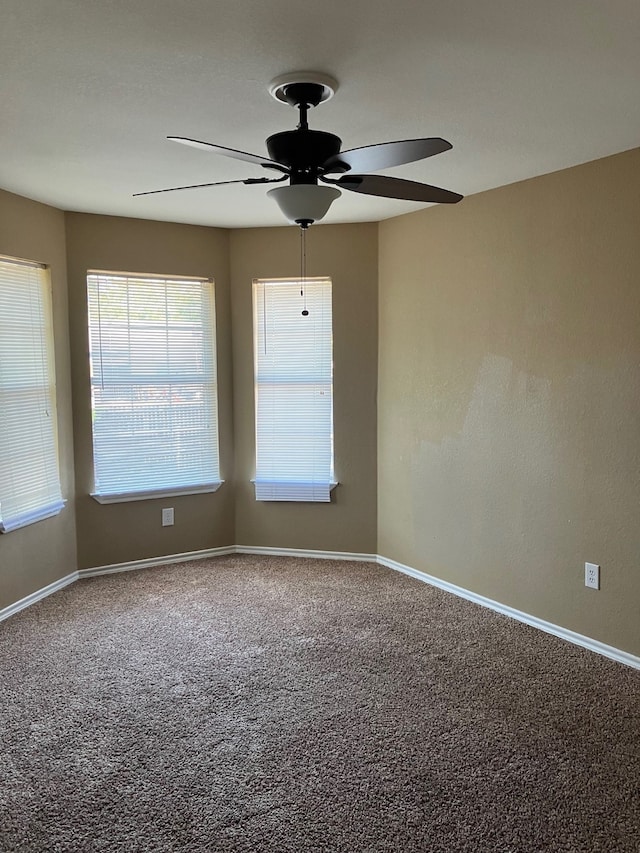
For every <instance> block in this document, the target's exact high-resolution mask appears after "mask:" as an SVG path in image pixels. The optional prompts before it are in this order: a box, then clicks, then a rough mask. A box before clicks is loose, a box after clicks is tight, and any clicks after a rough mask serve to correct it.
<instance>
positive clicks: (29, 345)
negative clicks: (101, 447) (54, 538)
mask: <svg viewBox="0 0 640 853" xmlns="http://www.w3.org/2000/svg"><path fill="white" fill-rule="evenodd" d="M63 506H64V501H63V500H62V494H61V491H60V474H59V468H58V443H57V425H56V389H55V370H54V355H53V321H52V314H51V285H50V280H49V273H48V271H47V270H46V269H45V268H44V267H43V266H41V265H40V264H33V263H28V262H26V261H17V260H13V259H10V258H0V532H2V533H8V532H9V531H10V530H15V529H16V528H18V527H23V526H24V525H26V524H31V523H32V522H34V521H39V520H40V519H42V518H47V517H49V516H52V515H56V514H57V513H59V512H60V510H61V509H62V508H63Z"/></svg>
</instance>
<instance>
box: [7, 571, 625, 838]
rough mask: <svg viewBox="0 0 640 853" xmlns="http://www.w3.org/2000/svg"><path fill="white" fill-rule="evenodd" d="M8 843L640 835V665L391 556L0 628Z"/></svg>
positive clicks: (79, 603) (76, 588)
mask: <svg viewBox="0 0 640 853" xmlns="http://www.w3.org/2000/svg"><path fill="white" fill-rule="evenodd" d="M0 715H1V720H0V722H1V725H0V752H1V754H0V850H1V851H2V853H9V851H25V853H27V852H28V853H32V851H38V852H39V851H43V853H44V851H46V853H50V852H51V853H54V852H55V853H60V851H83V853H84V851H132V852H133V851H136V853H137V851H153V853H174V851H189V853H195V851H198V853H200V851H246V852H247V853H248V851H251V853H254V851H260V853H263V851H265V853H266V851H269V853H271V851H273V853H289V851H291V853H306V851H331V853H336V852H337V851H340V853H343V851H344V853H359V851H403V853H408V851H425V853H456V851H469V853H534V851H585V853H596V851H607V853H608V852H609V851H630V852H631V851H633V853H637V852H638V851H639V850H640V793H639V787H640V738H639V735H640V674H639V673H638V672H637V671H635V670H632V669H629V668H626V667H624V666H622V665H620V664H617V663H614V662H612V661H609V660H607V659H605V658H602V657H599V656H597V655H595V654H593V653H590V652H587V651H585V650H583V649H580V648H577V647H574V646H571V645H569V644H566V643H564V642H563V641H561V640H558V639H556V638H554V637H550V636H548V635H546V634H543V633H541V632H539V631H536V630H535V629H533V628H529V627H527V626H525V625H522V624H519V623H517V622H514V621H511V620H509V619H508V618H506V617H503V616H500V615H498V614H496V613H493V612H492V611H489V610H485V609H483V608H481V607H479V606H476V605H474V604H471V603H469V602H466V601H463V600H460V599H458V598H455V597H453V596H451V595H449V594H448V593H445V592H443V591H441V590H437V589H433V588H431V587H429V586H427V585H425V584H422V583H420V582H418V581H415V580H412V579H411V578H408V577H405V576H403V575H400V574H397V573H394V572H392V571H390V570H387V569H383V568H380V567H378V566H374V565H369V564H364V563H354V562H333V561H324V560H298V559H294V558H281V557H278V558H269V557H247V556H233V557H220V558H217V559H215V560H204V561H198V562H192V563H182V564H178V565H170V566H166V567H161V568H153V569H147V570H143V571H137V572H129V573H126V574H120V575H110V576H103V577H98V578H94V579H91V580H84V581H81V582H79V583H76V584H74V585H72V586H70V587H68V588H66V589H65V590H63V591H61V592H59V593H57V594H56V595H54V596H51V597H50V598H48V599H46V600H45V601H43V602H41V603H39V604H37V605H35V606H33V607H31V608H29V609H28V610H26V611H23V612H22V613H20V614H18V615H16V616H13V617H12V618H10V619H9V620H7V621H6V622H4V623H2V624H0Z"/></svg>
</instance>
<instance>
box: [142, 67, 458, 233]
mask: <svg viewBox="0 0 640 853" xmlns="http://www.w3.org/2000/svg"><path fill="white" fill-rule="evenodd" d="M337 87H338V84H337V82H336V81H335V80H334V79H333V78H332V77H329V76H327V75H323V74H317V73H315V72H296V73H293V74H286V75H282V76H281V77H278V78H276V79H275V80H273V81H272V82H271V84H270V86H269V92H270V93H271V95H272V96H273V97H274V98H275V99H276V100H278V101H280V102H282V103H286V104H288V105H289V106H291V107H294V108H295V109H297V110H298V112H299V121H298V125H297V127H296V129H295V130H285V131H282V132H280V133H274V134H273V135H272V136H270V137H268V139H267V140H266V147H267V151H268V153H269V156H268V157H260V156H259V155H257V154H250V153H248V152H245V151H237V150H235V149H233V148H225V147H223V146H221V145H216V144H214V143H210V142H201V141H200V140H197V139H190V138H187V137H183V136H169V137H167V138H168V139H170V140H172V141H174V142H179V143H181V144H183V145H190V146H192V147H194V148H200V149H204V150H207V151H213V152H214V153H218V154H223V155H225V156H227V157H232V158H233V159H236V160H242V161H244V162H248V163H252V164H254V165H259V166H261V167H262V168H264V169H269V170H272V171H275V172H278V173H279V176H278V177H273V178H265V177H263V178H245V179H241V180H237V181H214V182H212V183H209V184H196V185H192V186H188V187H170V188H168V189H163V190H151V191H150V192H144V193H135V195H152V194H154V193H163V192H174V191H176V190H185V189H196V188H201V187H212V186H219V185H221V184H231V183H242V184H267V183H280V182H282V181H285V180H287V179H288V181H289V183H288V185H286V186H282V187H277V188H274V189H272V190H270V191H269V192H268V195H269V196H271V197H272V198H273V199H274V200H275V201H276V202H277V204H278V205H279V207H280V209H281V211H282V213H283V214H284V215H285V217H286V218H287V219H288V220H289V221H290V222H294V223H296V224H297V225H299V226H300V227H301V228H303V229H306V228H308V227H309V226H310V225H311V224H312V223H313V222H317V221H318V220H320V219H322V218H323V217H324V216H325V215H326V213H327V211H328V210H329V207H330V206H331V204H332V203H333V201H335V200H336V199H337V198H339V197H340V195H341V192H340V190H341V189H345V190H348V191H351V192H358V193H363V194H365V195H374V196H384V197H386V198H397V199H405V200H408V201H420V202H425V203H439V204H455V203H456V202H459V201H460V200H461V199H462V196H461V195H460V194H459V193H454V192H451V191H450V190H444V189H440V188H439V187H432V186H430V185H429V184H422V183H418V182H416V181H407V180H403V179H401V178H394V177H390V176H387V175H369V174H355V173H354V171H355V172H358V173H367V172H375V171H378V170H380V169H386V168H391V167H394V166H401V165H404V164H406V163H413V162H415V161H416V160H423V159H425V158H427V157H432V156H433V155H435V154H440V153H442V152H443V151H448V150H449V149H450V148H451V147H452V145H451V143H450V142H447V141H446V140H445V139H441V138H440V137H430V138H424V139H407V140H401V141H397V142H383V143H379V144H376V145H365V146H363V147H361V148H352V149H350V150H347V151H341V147H342V140H341V139H340V137H339V136H336V135H335V134H333V133H327V132H326V131H322V130H311V129H310V128H309V123H308V111H309V110H310V109H312V108H314V107H317V106H318V104H320V103H322V102H323V101H326V100H328V99H329V98H331V97H332V96H333V94H334V93H335V91H336V89H337ZM334 175H336V176H338V177H332V176H334ZM319 182H321V183H319Z"/></svg>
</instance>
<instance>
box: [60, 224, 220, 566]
mask: <svg viewBox="0 0 640 853" xmlns="http://www.w3.org/2000/svg"><path fill="white" fill-rule="evenodd" d="M66 226H67V249H68V266H69V301H70V331H71V354H72V359H73V410H74V429H75V458H76V484H77V496H78V497H77V522H78V562H79V567H80V568H85V567H88V566H101V565H107V564H112V563H120V562H128V561H130V560H140V559H144V558H146V557H155V556H159V555H164V554H178V553H183V552H185V551H195V550H200V549H203V548H213V547H217V546H220V545H230V544H232V543H233V500H234V495H233V435H232V396H231V329H230V320H229V311H230V307H229V277H228V270H229V255H228V232H227V231H220V230H218V229H215V228H203V227H200V226H190V225H174V224H170V223H165V222H147V221H144V220H138V219H120V218H117V217H111V216H94V215H91V214H81V213H68V214H67V215H66ZM89 269H99V270H113V271H123V272H140V273H159V274H161V275H186V276H189V275H191V276H203V277H206V278H213V279H214V281H215V295H216V324H217V344H218V416H219V422H220V471H221V475H222V478H223V479H224V480H225V481H226V482H225V483H224V485H223V486H222V487H221V488H220V489H219V490H218V491H217V492H215V493H214V494H204V495H181V496H180V497H171V498H155V499H153V500H144V501H130V502H127V503H117V504H106V505H105V504H99V503H97V502H96V501H95V500H94V499H93V498H91V497H90V492H91V491H92V489H93V457H92V436H91V388H90V377H89V362H88V358H87V352H88V332H87V295H86V291H87V281H86V276H87V270H89ZM163 506H173V507H174V509H175V525H174V526H173V527H162V526H161V508H162V507H163Z"/></svg>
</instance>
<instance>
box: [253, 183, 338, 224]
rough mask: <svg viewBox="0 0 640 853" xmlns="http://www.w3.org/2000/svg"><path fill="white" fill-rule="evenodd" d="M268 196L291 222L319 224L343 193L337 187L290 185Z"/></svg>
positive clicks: (270, 191) (276, 189) (270, 192)
mask: <svg viewBox="0 0 640 853" xmlns="http://www.w3.org/2000/svg"><path fill="white" fill-rule="evenodd" d="M267 195H269V196H271V198H273V199H274V201H275V202H276V204H277V205H278V207H279V208H280V210H281V211H282V213H283V214H284V216H285V218H286V219H288V220H289V222H293V223H297V224H300V223H301V222H307V223H312V222H318V220H320V219H322V218H323V217H324V216H326V214H327V212H328V210H329V208H330V207H331V205H332V203H333V202H334V201H335V200H336V199H337V198H340V196H341V195H342V193H341V192H340V190H337V189H336V188H335V187H323V186H319V185H317V184H290V185H289V186H286V187H275V188H274V189H272V190H269V191H268V193H267Z"/></svg>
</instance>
